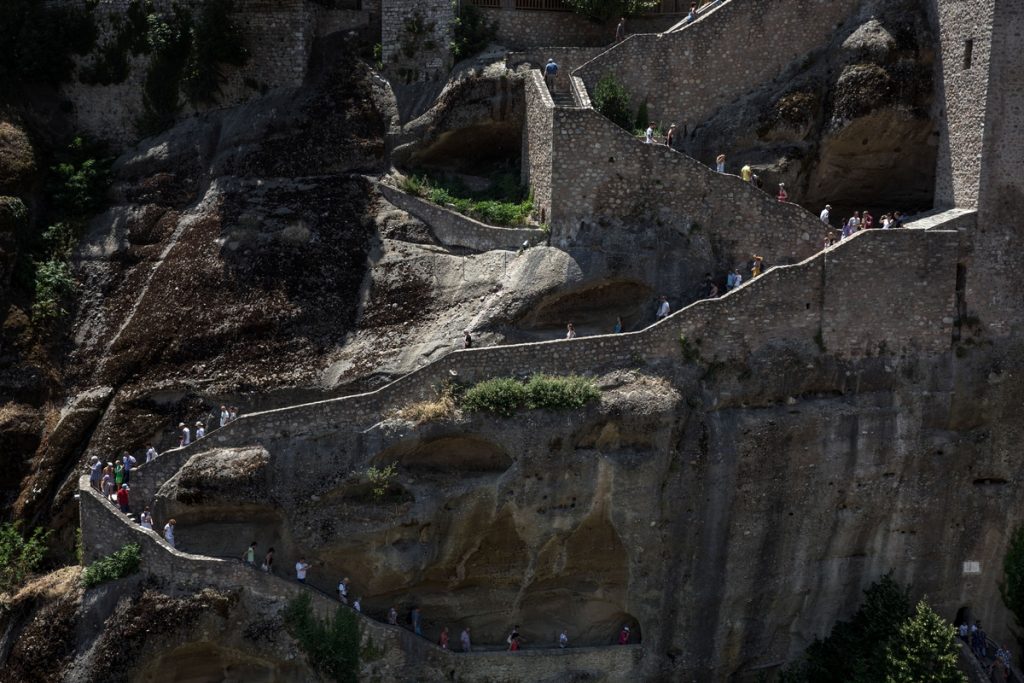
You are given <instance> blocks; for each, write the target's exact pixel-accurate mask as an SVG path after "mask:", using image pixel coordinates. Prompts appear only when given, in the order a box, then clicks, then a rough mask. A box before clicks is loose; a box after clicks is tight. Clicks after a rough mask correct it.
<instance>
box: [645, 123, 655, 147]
mask: <svg viewBox="0 0 1024 683" xmlns="http://www.w3.org/2000/svg"><path fill="white" fill-rule="evenodd" d="M644 143H646V144H648V145H650V144H653V143H654V126H653V125H651V124H647V130H645V131H644Z"/></svg>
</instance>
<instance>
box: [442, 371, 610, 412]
mask: <svg viewBox="0 0 1024 683" xmlns="http://www.w3.org/2000/svg"><path fill="white" fill-rule="evenodd" d="M600 397H601V392H600V390H599V389H598V388H597V386H596V385H595V384H594V382H593V380H590V379H588V378H586V377H580V376H579V375H567V376H565V377H557V376H553V375H542V374H536V375H533V376H532V377H530V379H529V380H527V381H526V383H523V382H520V381H518V380H516V379H513V378H511V377H497V378H495V379H489V380H485V381H483V382H479V383H477V384H475V385H473V386H472V387H470V388H469V389H467V390H466V392H465V393H464V394H463V395H462V398H461V400H460V402H461V404H462V407H463V408H464V409H465V410H467V411H469V412H482V413H492V414H494V415H500V416H501V417H512V415H514V414H515V413H516V412H517V411H519V410H522V409H524V408H525V409H536V410H569V409H572V408H581V407H583V406H584V405H586V404H587V403H589V402H590V401H593V400H596V399H598V398H600Z"/></svg>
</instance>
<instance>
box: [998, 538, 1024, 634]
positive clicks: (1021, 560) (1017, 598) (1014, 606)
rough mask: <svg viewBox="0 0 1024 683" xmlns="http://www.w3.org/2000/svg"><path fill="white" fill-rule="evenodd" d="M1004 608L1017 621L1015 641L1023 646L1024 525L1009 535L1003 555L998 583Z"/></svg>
mask: <svg viewBox="0 0 1024 683" xmlns="http://www.w3.org/2000/svg"><path fill="white" fill-rule="evenodd" d="M999 593H1000V594H1001V595H1002V597H1003V604H1004V605H1006V609H1008V610H1010V611H1011V612H1013V616H1014V618H1015V619H1016V621H1017V628H1018V633H1017V642H1018V643H1020V644H1021V645H1022V646H1024V636H1022V630H1024V527H1017V529H1016V530H1015V531H1014V532H1013V534H1012V535H1011V536H1010V545H1009V547H1008V548H1007V549H1006V555H1005V556H1004V557H1003V580H1002V582H1001V583H1000V584H999Z"/></svg>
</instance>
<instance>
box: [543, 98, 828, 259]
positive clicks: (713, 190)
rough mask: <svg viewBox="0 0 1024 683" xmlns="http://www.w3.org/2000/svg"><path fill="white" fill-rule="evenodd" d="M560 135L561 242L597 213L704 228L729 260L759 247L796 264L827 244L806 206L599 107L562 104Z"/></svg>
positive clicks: (557, 198) (555, 228) (557, 118)
mask: <svg viewBox="0 0 1024 683" xmlns="http://www.w3.org/2000/svg"><path fill="white" fill-rule="evenodd" d="M553 142H554V149H553V152H552V170H551V185H552V188H553V189H552V194H551V207H552V211H551V225H552V239H553V240H555V241H556V242H557V241H559V240H563V239H564V240H568V241H571V240H573V239H575V237H576V231H577V230H578V229H580V226H581V225H582V224H584V223H589V222H592V221H594V220H595V218H596V219H598V220H601V221H604V222H611V223H612V224H614V222H616V221H618V222H624V223H652V224H658V225H673V226H676V229H677V231H679V232H680V233H682V234H685V235H690V234H693V233H695V232H699V233H701V234H703V235H705V236H707V238H708V239H710V240H711V242H712V243H713V244H714V245H715V247H716V251H717V252H718V253H719V254H720V260H722V261H724V262H725V263H728V264H731V263H739V262H743V261H746V260H749V259H750V256H751V255H752V254H760V255H762V256H764V257H765V258H766V259H767V261H768V263H771V264H776V265H777V264H781V263H792V262H794V261H798V260H800V259H802V258H806V257H807V256H809V255H811V254H813V253H814V252H815V251H817V250H818V248H819V247H820V245H821V243H822V238H823V234H822V233H823V230H822V226H821V224H820V222H819V221H818V220H817V219H816V218H815V217H814V216H812V215H811V214H810V213H808V212H807V211H805V210H804V209H803V208H801V207H800V206H798V205H796V204H781V203H779V202H778V201H776V200H775V199H774V198H773V197H770V196H769V195H767V194H765V193H764V192H763V191H761V190H759V189H757V188H756V187H754V186H753V185H751V184H749V183H745V182H743V180H742V179H741V178H740V177H738V176H734V175H728V174H720V173H716V172H714V171H713V170H711V169H710V168H708V167H707V166H705V165H703V164H701V163H699V162H698V161H696V160H694V159H692V158H691V157H688V156H686V155H685V154H682V153H680V152H677V151H675V150H673V149H670V148H669V147H667V146H665V145H662V144H652V145H648V144H644V142H643V141H642V140H641V139H639V138H636V137H634V136H632V135H630V134H629V133H627V132H626V131H625V130H623V129H622V128H620V127H619V126H617V125H615V124H614V123H612V122H611V121H609V120H608V119H607V118H605V117H604V116H602V115H601V114H599V113H598V112H597V111H595V110H594V109H590V108H567V107H559V108H557V109H556V110H555V113H554V133H553ZM532 153H533V151H532V150H531V154H532Z"/></svg>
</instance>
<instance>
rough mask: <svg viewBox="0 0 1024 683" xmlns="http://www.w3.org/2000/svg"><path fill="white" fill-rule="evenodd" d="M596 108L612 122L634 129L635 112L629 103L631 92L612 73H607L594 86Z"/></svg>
mask: <svg viewBox="0 0 1024 683" xmlns="http://www.w3.org/2000/svg"><path fill="white" fill-rule="evenodd" d="M593 102H594V109H596V110H597V111H599V112H601V113H602V114H604V115H605V116H607V117H608V118H609V119H611V121H612V123H615V124H617V125H619V126H622V127H623V128H625V129H626V130H632V129H633V123H634V121H633V114H632V111H631V106H630V103H629V93H628V92H626V88H624V87H623V85H622V84H621V83H619V82H618V81H617V80H615V77H614V76H612V75H611V74H607V75H606V76H604V77H603V78H601V80H599V81H598V82H597V86H596V87H595V88H594V98H593Z"/></svg>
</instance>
